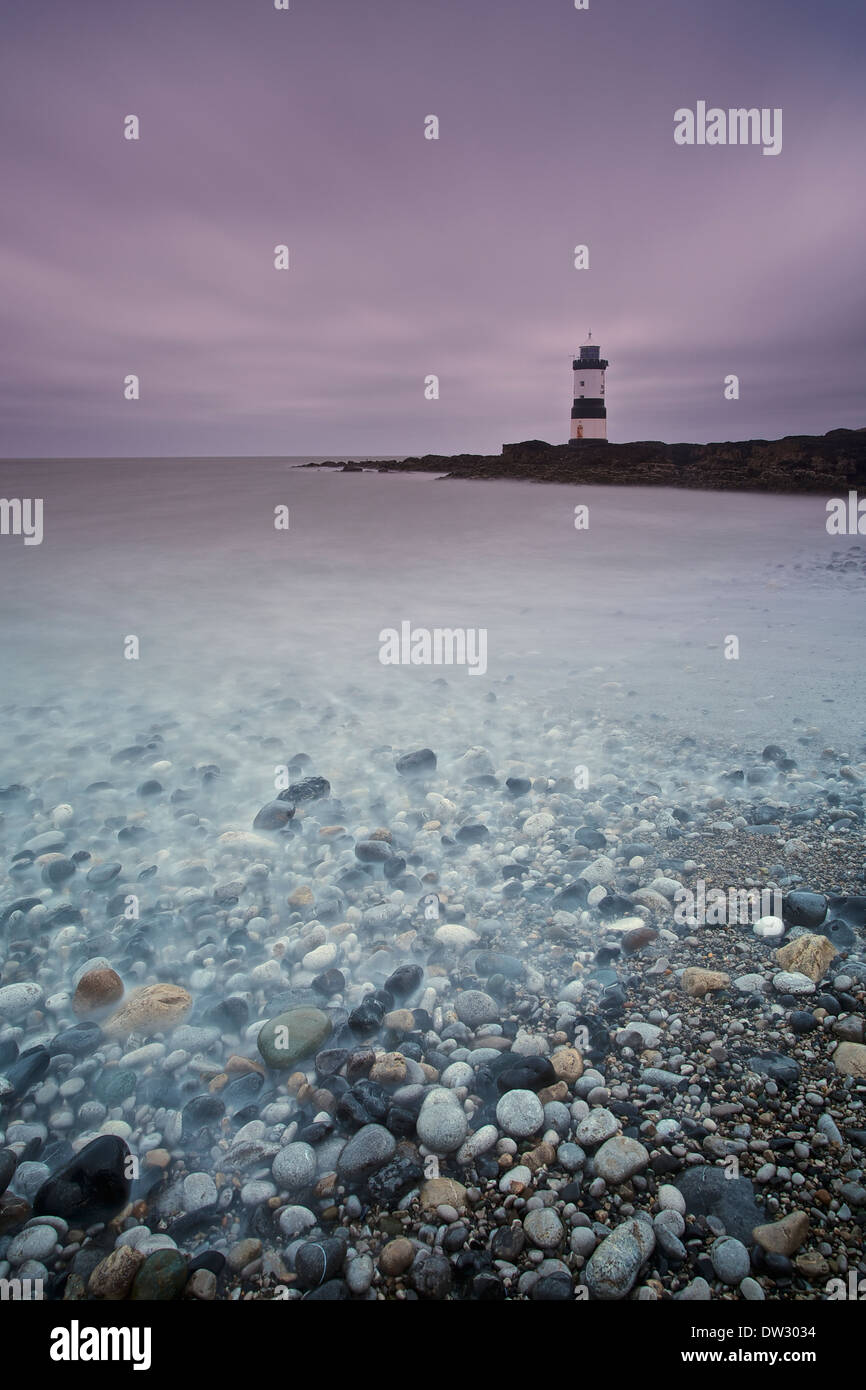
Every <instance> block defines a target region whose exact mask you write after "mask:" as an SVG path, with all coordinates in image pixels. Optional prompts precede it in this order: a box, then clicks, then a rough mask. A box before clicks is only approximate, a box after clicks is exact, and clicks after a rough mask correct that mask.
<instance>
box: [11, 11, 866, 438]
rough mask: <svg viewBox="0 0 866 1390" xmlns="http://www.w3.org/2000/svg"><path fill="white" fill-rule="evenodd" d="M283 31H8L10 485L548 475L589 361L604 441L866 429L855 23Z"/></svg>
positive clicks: (533, 23)
mask: <svg viewBox="0 0 866 1390" xmlns="http://www.w3.org/2000/svg"><path fill="white" fill-rule="evenodd" d="M291 4H292V8H291V10H290V11H289V12H288V13H282V12H277V11H275V10H274V8H273V3H272V0H182V3H181V0H122V3H121V0H111V3H106V0H75V3H70V2H69V0H47V2H43V3H40V0H28V3H26V4H25V3H23V0H19V3H17V4H12V5H9V6H6V7H4V11H3V14H2V18H0V132H2V134H0V187H2V189H3V197H2V208H0V281H2V295H0V455H2V456H6V457H9V456H24V457H40V456H87V455H98V456H147V455H158V454H166V455H174V454H178V455H180V454H195V455H208V454H224V455H235V454H238V455H242V454H287V455H292V454H295V455H297V454H306V453H311V454H320V455H321V454H323V455H330V454H377V453H382V454H403V453H423V452H452V451H457V450H461V449H466V450H472V451H483V452H498V450H499V448H500V445H501V444H502V443H503V441H506V440H517V439H525V438H534V437H538V438H543V439H549V440H551V441H554V442H560V441H564V440H565V439H566V438H567V436H568V425H569V413H570V405H571V389H572V379H571V354H572V352H573V351H574V349H575V348H576V347H577V345H578V344H579V343H580V342H582V341H583V340H584V338H585V334H586V330H587V328H591V329H592V331H593V339H594V340H596V341H598V342H599V343H600V344H601V347H602V350H603V353H604V355H606V356H607V357H609V359H610V362H611V366H610V369H609V371H608V374H607V396H608V415H609V421H608V426H609V435H610V438H611V439H614V440H624V439H669V440H700V441H703V440H708V439H726V438H750V437H764V438H774V437H777V436H779V435H783V434H790V433H807V432H808V433H822V432H823V431H825V430H828V429H833V428H835V427H837V426H841V425H846V426H849V427H858V426H861V425H866V410H864V408H863V380H864V375H866V361H864V358H866V346H864V333H863V322H864V314H863V299H864V275H863V264H862V257H863V250H862V242H863V226H864V211H866V196H864V182H866V179H864V160H863V149H862V132H863V128H864V119H863V118H864V107H866V89H864V85H863V81H862V51H863V41H864V36H866V12H864V11H863V10H862V9H861V10H860V11H859V13H857V12H855V8H854V7H853V6H852V5H851V4H850V0H823V2H822V3H821V4H818V3H817V0H815V2H814V3H808V4H807V3H805V0H760V3H759V4H757V3H756V0H728V3H725V4H721V3H711V2H710V0H661V3H658V4H653V3H651V2H650V0H590V8H589V10H588V11H585V12H584V11H580V12H579V11H576V10H575V9H574V8H573V3H572V0H499V2H498V0H429V3H428V0H366V3H365V0H291ZM698 100H706V101H707V102H708V103H709V104H710V105H718V106H720V107H723V108H727V107H736V106H748V107H750V106H757V107H782V108H783V111H784V118H783V149H782V152H781V154H780V155H778V156H776V157H769V156H764V155H763V154H762V152H761V149H760V148H758V147H727V148H725V147H722V148H707V147H705V148H698V147H695V148H682V147H677V146H676V145H675V144H674V141H673V128H674V121H673V113H674V110H675V109H676V108H677V107H681V106H690V107H692V108H694V106H695V104H696V102H697V101H698ZM129 113H134V114H136V115H138V116H139V117H140V120H141V139H140V141H139V142H138V143H134V142H129V141H126V140H124V139H123V137H122V126H123V118H124V116H126V115H127V114H129ZM428 114H435V115H437V116H438V117H439V119H440V122H441V138H440V139H439V141H438V142H435V141H428V140H425V139H424V137H423V124H424V118H425V116H427V115H428ZM280 242H286V243H287V244H288V245H289V247H290V249H291V257H292V268H291V269H290V270H289V271H288V272H286V273H282V274H281V273H278V272H277V271H275V270H274V269H273V248H274V246H275V245H276V244H277V243H280ZM578 242H585V243H587V244H588V245H589V247H590V258H591V268H590V270H589V271H582V272H578V271H575V270H574V269H573V268H572V251H573V247H574V246H575V244H576V243H578ZM129 372H135V373H138V374H139V375H140V378H141V386H142V399H141V400H140V401H138V402H136V403H127V402H124V400H123V396H122V382H123V378H124V376H125V375H126V374H127V373H129ZM429 373H436V374H437V375H438V376H439V378H440V390H441V395H440V399H439V400H438V401H427V400H425V399H424V389H423V383H424V378H425V376H427V375H428V374H429ZM728 373H737V374H738V375H739V377H740V400H739V401H737V402H729V401H725V400H724V399H723V381H724V377H725V376H726V375H727V374H728Z"/></svg>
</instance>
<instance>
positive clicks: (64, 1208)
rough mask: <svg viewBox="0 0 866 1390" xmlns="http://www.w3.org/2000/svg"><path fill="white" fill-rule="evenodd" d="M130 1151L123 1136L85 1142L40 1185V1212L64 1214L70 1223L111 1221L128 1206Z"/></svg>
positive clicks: (37, 1202)
mask: <svg viewBox="0 0 866 1390" xmlns="http://www.w3.org/2000/svg"><path fill="white" fill-rule="evenodd" d="M129 1159H130V1153H129V1149H128V1147H127V1145H126V1144H125V1142H124V1141H123V1140H122V1139H118V1138H117V1137H116V1136H114V1135H103V1136H101V1137H100V1138H99V1139H94V1140H93V1141H92V1142H91V1143H90V1144H87V1145H85V1147H84V1148H83V1149H81V1150H80V1152H79V1153H77V1154H75V1155H74V1156H73V1157H72V1158H71V1159H70V1160H69V1162H68V1163H66V1164H64V1165H63V1166H62V1167H61V1168H59V1169H58V1170H57V1171H56V1172H55V1173H54V1174H53V1175H52V1176H51V1177H50V1178H48V1180H47V1181H46V1182H44V1183H43V1184H42V1186H41V1187H40V1188H39V1190H38V1192H37V1193H36V1196H35V1198H34V1200H33V1212H34V1215H36V1216H62V1217H63V1218H64V1220H66V1221H68V1222H69V1224H70V1225H84V1226H89V1225H91V1224H92V1223H93V1222H94V1221H107V1220H109V1219H110V1218H111V1217H112V1216H115V1215H116V1214H117V1212H119V1211H121V1210H122V1209H123V1207H125V1206H126V1204H127V1201H128V1200H129V1192H130V1186H131V1183H130V1176H129V1175H130V1173H131V1166H130V1162H129Z"/></svg>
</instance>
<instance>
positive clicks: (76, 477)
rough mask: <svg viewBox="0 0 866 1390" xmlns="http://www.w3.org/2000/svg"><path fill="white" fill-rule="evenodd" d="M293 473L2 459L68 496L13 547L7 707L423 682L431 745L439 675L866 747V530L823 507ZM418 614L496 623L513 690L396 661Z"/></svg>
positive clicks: (492, 667) (1, 617) (723, 726)
mask: <svg viewBox="0 0 866 1390" xmlns="http://www.w3.org/2000/svg"><path fill="white" fill-rule="evenodd" d="M293 463H297V461H280V460H243V459H228V460H227V459H220V460H210V461H206V460H202V461H194V460H179V461H171V460H154V461H145V462H142V461H120V462H94V463H87V464H83V463H81V462H74V461H68V462H56V461H55V462H48V463H45V462H32V461H31V462H21V463H14V462H7V463H4V464H0V496H4V497H42V498H43V499H44V518H45V519H44V541H43V544H42V545H41V546H25V545H24V544H23V541H22V540H21V539H20V538H16V537H12V536H4V537H0V633H2V652H3V669H4V677H3V698H4V700H5V701H7V702H8V701H13V702H16V703H17V702H19V701H21V700H26V701H30V702H39V703H44V702H50V701H51V700H54V699H57V698H59V697H60V696H61V695H64V696H66V697H68V696H70V695H72V696H73V697H74V695H75V693H76V692H80V693H81V695H82V697H84V696H87V697H88V698H91V699H93V698H95V699H99V698H100V695H101V696H103V697H105V701H106V706H105V707H106V711H108V712H109V717H110V709H111V700H112V699H117V698H118V696H117V695H116V694H114V693H113V692H120V696H121V697H122V696H123V695H126V696H129V697H130V698H131V699H139V698H141V699H145V698H152V697H158V698H159V701H160V704H161V706H162V707H163V708H166V709H170V708H172V706H177V708H178V709H179V710H180V709H183V710H184V711H185V712H187V713H188V712H190V710H193V709H195V708H201V709H202V711H205V710H207V709H208V708H211V707H214V708H215V707H216V706H215V703H214V702H217V704H219V705H220V706H231V705H232V703H234V702H237V701H243V700H244V699H245V698H246V695H248V694H250V693H251V692H252V691H253V690H254V688H256V687H258V686H260V685H261V683H263V682H265V683H267V684H269V685H270V686H271V687H273V688H280V689H282V690H284V692H285V693H286V694H287V695H296V696H299V697H300V698H302V699H303V700H307V701H315V700H317V699H321V698H326V697H328V696H329V695H331V694H332V693H334V692H335V691H336V690H337V689H338V688H339V687H342V686H345V685H346V684H354V685H356V686H358V687H359V688H362V689H364V690H369V691H370V692H371V693H372V695H373V696H374V697H376V696H381V697H382V698H387V697H389V696H390V695H392V694H393V693H395V692H396V693H398V694H399V695H400V697H401V698H402V697H403V696H404V695H406V694H407V692H408V693H410V694H411V692H412V691H413V690H417V691H418V698H417V701H415V702H414V712H415V715H416V716H417V721H418V736H419V737H421V738H423V722H424V720H423V715H424V700H425V698H426V696H425V695H424V693H423V692H424V691H426V690H427V689H429V683H430V681H431V680H432V679H435V678H436V677H437V676H446V677H447V678H448V680H449V683H450V684H451V685H452V686H454V685H463V686H466V687H467V689H466V690H465V691H461V701H466V700H469V701H470V702H471V701H475V702H477V703H478V704H479V706H481V702H482V701H483V700H484V698H485V695H486V693H487V691H488V690H489V689H490V688H491V684H493V685H495V684H496V683H497V682H499V681H501V680H502V679H503V678H504V677H507V676H509V675H513V676H514V677H515V680H516V681H518V682H519V683H520V685H521V687H522V688H523V689H524V690H525V691H526V692H527V694H528V695H535V696H537V697H538V698H541V697H544V698H547V697H549V696H550V694H551V693H552V692H554V691H556V692H561V693H562V694H563V695H564V696H565V698H571V697H573V698H574V699H576V700H577V701H579V702H580V703H581V704H583V705H591V706H605V705H608V704H611V703H612V702H613V703H615V702H616V701H625V700H627V701H628V709H629V713H635V712H640V713H642V714H643V715H644V716H645V717H648V716H651V715H652V714H654V713H660V714H663V715H664V716H665V717H666V718H667V719H671V718H673V719H674V721H675V722H676V723H677V724H679V725H681V726H682V727H684V728H685V727H687V726H689V725H693V726H694V725H699V726H700V728H701V731H702V732H703V733H709V732H717V733H719V734H720V735H728V734H732V733H733V734H736V735H739V736H743V737H752V738H756V739H757V738H763V737H773V736H781V734H782V733H784V732H785V731H787V730H789V729H790V727H791V723H792V721H793V720H794V719H800V720H803V721H805V722H806V723H807V724H813V723H814V724H819V725H820V726H821V727H822V729H824V730H826V731H827V734H828V737H835V738H837V739H842V740H845V739H849V740H853V739H856V738H857V737H858V736H859V731H860V722H859V713H858V709H857V704H858V701H857V685H858V682H859V678H860V666H861V659H860V653H861V650H862V638H863V631H864V617H863V615H864V605H863V601H862V599H863V587H862V583H863V581H862V574H861V572H860V569H859V568H858V569H857V570H855V571H852V572H850V573H844V572H843V573H836V572H828V571H827V569H826V565H827V563H828V561H829V560H830V557H831V554H832V552H833V551H840V550H845V549H847V548H848V547H849V546H850V545H852V544H856V543H857V538H856V537H853V538H850V539H849V538H840V537H831V536H828V535H827V532H826V529H825V515H826V514H825V503H826V499H825V498H823V497H796V496H795V497H775V496H765V495H755V494H725V493H718V494H716V493H706V492H693V491H676V490H670V489H649V488H622V489H619V488H604V487H597V488H593V487H574V488H572V487H560V486H546V485H543V486H542V485H539V486H536V485H533V484H529V483H508V482H457V481H453V480H441V479H437V478H435V477H433V476H431V475H402V476H401V475H390V476H384V475H377V474H373V473H363V474H341V473H339V472H336V471H313V470H306V471H305V470H302V469H299V468H298V467H296V466H293ZM579 503H584V504H586V505H588V507H589V516H590V524H589V528H588V530H576V529H575V526H574V508H575V505H577V504H579ZM280 504H284V505H287V506H288V507H289V508H290V513H291V527H290V530H289V531H288V532H286V531H279V530H276V529H275V528H274V522H273V517H274V508H275V507H277V506H278V505H280ZM404 620H409V621H411V622H412V624H413V625H415V626H425V627H431V628H432V627H437V626H439V627H461V628H471V627H476V628H478V627H483V628H486V629H487V632H488V673H487V675H486V676H485V677H483V678H471V679H470V678H469V677H468V675H467V673H466V672H465V670H460V669H451V670H447V669H442V668H438V669H432V670H431V669H428V668H422V669H419V668H412V667H400V668H394V667H383V666H382V665H381V664H380V663H379V660H378V653H379V632H380V630H381V629H383V628H385V627H395V628H399V626H400V623H401V622H402V621H404ZM128 634H135V635H137V636H138V638H139V640H140V644H141V658H140V660H139V661H137V662H134V661H126V660H124V658H123V639H124V637H125V636H126V635H128ZM729 634H733V635H736V636H737V637H738V638H739V642H740V658H739V660H737V661H728V660H725V659H724V655H723V644H724V640H725V638H726V636H728V635H729ZM615 682H618V683H619V684H620V687H621V689H620V690H619V691H617V689H616V688H615V687H613V686H612V684H611V683H615ZM473 687H474V689H472V688H473ZM383 724H387V719H386V718H385V717H384V715H383ZM0 741H2V736H0Z"/></svg>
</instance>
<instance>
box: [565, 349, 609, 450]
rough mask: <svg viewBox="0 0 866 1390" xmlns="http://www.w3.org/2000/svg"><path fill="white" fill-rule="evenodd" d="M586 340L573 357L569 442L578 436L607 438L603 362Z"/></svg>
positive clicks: (578, 438) (596, 438)
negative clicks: (572, 400)
mask: <svg viewBox="0 0 866 1390" xmlns="http://www.w3.org/2000/svg"><path fill="white" fill-rule="evenodd" d="M587 337H588V339H589V340H590V341H588V342H586V343H584V344H583V345H582V347H581V349H580V356H579V357H575V358H574V360H573V363H572V365H573V367H574V404H573V405H572V408H571V439H570V441H569V442H570V443H571V444H577V443H578V442H579V441H580V440H581V439H595V440H599V439H603V440H607V411H606V410H605V406H604V369H605V367H606V366H607V361H606V359H605V358H604V357H602V356H601V355H600V352H601V349H600V348H599V347H598V346H597V345H596V344H595V343H593V342H592V341H591V340H592V334H591V333H589V334H587Z"/></svg>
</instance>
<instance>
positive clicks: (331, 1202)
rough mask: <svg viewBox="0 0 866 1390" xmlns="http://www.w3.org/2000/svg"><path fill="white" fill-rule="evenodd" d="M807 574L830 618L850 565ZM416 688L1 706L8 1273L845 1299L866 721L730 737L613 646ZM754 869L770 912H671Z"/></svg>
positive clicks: (854, 1226)
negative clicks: (576, 669) (572, 666)
mask: <svg viewBox="0 0 866 1390" xmlns="http://www.w3.org/2000/svg"><path fill="white" fill-rule="evenodd" d="M339 481H340V482H341V483H343V482H351V483H352V484H353V485H356V486H357V485H361V486H363V485H364V483H365V482H366V480H364V479H362V480H354V479H352V480H343V479H340V480H339ZM391 481H392V480H389V481H388V483H384V484H382V483H380V484H379V486H389V485H391ZM328 485H329V486H331V483H329V484H328ZM425 486H427V487H429V488H435V487H436V486H437V485H436V484H435V483H427V484H425ZM446 486H447V485H446ZM480 486H481V487H482V488H485V489H489V488H490V487H491V486H492V485H491V484H482V485H480ZM414 495H416V494H413V496H414ZM440 495H441V494H440ZM852 553H853V552H852ZM763 563H764V561H763V560H762V564H763ZM846 565H850V569H848V568H846ZM834 566H835V568H834ZM765 568H766V566H765ZM837 571H838V573H837ZM813 577H814V583H811V582H810V585H809V593H810V594H813V595H814V594H818V595H819V596H820V595H824V594H827V595H829V597H828V598H827V599H826V601H827V602H831V601H833V596H834V593H836V592H838V586H839V585H842V584H845V583H850V584H851V585H853V584H855V583H856V584H858V585H859V584H860V583H861V582H862V565H861V562H860V558H859V554H855V555H854V559H853V561H852V560H848V561H846V560H844V559H839V557H838V556H837V557H836V559H835V560H831V562H830V564H829V565H827V566H822V567H821V570H820V572H819V571H818V570H817V569H816V570H815V571H814V576H813ZM392 578H393V577H392ZM394 582H396V581H394ZM834 584H835V585H836V586H837V589H836V590H834V589H833V588H832V586H833V585H834ZM824 601H825V600H824V599H822V598H820V597H819V599H818V602H819V603H821V602H824ZM228 641H229V638H228V636H226V635H224V636H223V639H222V645H221V647H220V651H219V652H218V656H219V657H220V659H222V658H223V656H224V655H225V651H224V648H225V644H226V643H227V642H228ZM571 659H572V660H573V654H572V658H571ZM402 674H403V673H397V677H398V678H397V679H394V680H392V679H391V678H390V676H391V673H390V672H389V673H387V675H388V680H387V684H383V678H382V677H381V676H379V675H378V674H377V675H376V678H375V679H373V678H372V677H370V675H369V672H358V673H354V672H353V673H350V675H353V676H355V677H356V678H354V679H345V678H344V676H345V673H344V672H340V671H336V672H335V671H332V673H331V675H330V677H328V676H326V675H325V674H321V673H320V674H318V675H316V677H315V679H313V678H311V677H310V676H309V673H307V678H306V679H305V678H303V676H302V674H301V673H300V672H298V675H297V678H296V679H293V680H292V681H290V682H286V681H280V682H275V681H274V680H273V679H272V678H270V677H269V676H268V673H267V672H266V671H263V670H262V669H261V667H260V666H256V665H253V664H244V666H243V670H242V671H241V673H240V675H239V676H237V678H235V677H233V680H232V683H231V684H230V685H228V686H226V685H225V684H222V685H218V684H216V683H215V684H214V686H213V688H212V689H210V690H206V689H205V688H204V684H205V683H204V681H203V682H202V688H201V691H200V698H199V699H198V700H197V701H195V702H193V701H191V700H189V699H179V698H178V697H177V692H176V691H175V690H173V688H172V685H171V682H170V680H164V679H162V678H160V680H159V681H155V682H154V681H150V682H149V683H145V682H141V683H139V684H136V683H132V682H127V684H126V685H125V686H124V685H123V684H122V683H120V682H114V683H112V684H109V683H108V682H106V681H103V680H102V678H101V673H99V672H97V673H96V676H94V673H93V672H92V671H82V673H81V684H80V685H79V684H76V682H75V680H74V679H73V676H72V674H71V671H70V674H69V677H68V679H67V680H65V681H60V680H58V679H57V678H56V676H57V672H56V670H55V672H54V677H55V678H54V679H53V680H51V681H50V682H47V681H46V686H45V689H46V695H45V697H44V698H43V699H41V700H40V699H38V698H34V696H33V691H32V688H31V690H29V691H28V694H27V697H26V699H16V698H14V692H11V691H10V690H8V689H7V691H6V694H5V703H4V706H3V711H2V712H3V756H2V761H0V771H2V774H3V775H2V777H0V859H2V880H0V1279H3V1280H19V1281H25V1280H29V1281H31V1285H33V1284H35V1281H41V1287H42V1289H43V1291H44V1297H45V1298H47V1299H51V1300H57V1301H104V1300H123V1301H132V1302H136V1301H142V1300H147V1301H153V1300H156V1301H171V1300H199V1301H257V1300H275V1299H282V1300H288V1301H298V1300H337V1301H371V1302H372V1301H388V1300H409V1301H414V1300H418V1299H421V1300H440V1301H444V1300H447V1301H462V1300H501V1301H510V1300H518V1301H574V1300H582V1299H589V1300H591V1301H604V1302H617V1301H669V1300H677V1301H681V1300H688V1301H700V1302H707V1301H716V1302H718V1301H737V1300H741V1301H747V1302H754V1301H761V1300H780V1301H803V1302H808V1301H811V1300H825V1299H828V1298H834V1297H839V1298H843V1297H847V1296H848V1294H847V1293H846V1292H845V1290H847V1289H848V1288H849V1287H850V1281H851V1278H852V1276H853V1278H854V1279H855V1280H859V1279H862V1278H863V1277H866V1258H864V1255H863V1227H864V1223H866V1182H864V1166H866V1109H864V1101H866V1035H864V1019H866V878H864V867H866V859H864V851H863V815H864V786H866V780H864V779H866V745H864V744H863V742H862V736H860V737H858V733H859V731H858V729H857V728H856V725H855V724H854V723H853V722H851V723H850V728H849V731H848V733H847V735H846V731H845V728H844V727H840V726H844V724H845V719H844V718H842V717H840V715H838V714H837V713H835V712H833V724H832V726H831V724H830V721H829V719H828V721H827V722H826V723H825V724H822V723H818V722H816V721H814V720H813V718H811V717H809V716H810V715H811V714H812V713H813V711H812V710H807V709H806V701H805V700H802V701H800V700H797V699H796V698H795V702H794V709H788V708H786V709H785V710H784V711H780V712H779V713H778V715H774V714H773V713H772V712H768V711H764V712H763V713H762V714H761V722H760V726H759V725H758V722H757V720H755V721H752V726H751V727H749V721H748V720H742V721H741V722H742V723H743V725H744V732H743V733H741V734H737V733H736V732H734V733H731V732H728V731H723V730H722V728H721V721H713V720H712V719H700V718H698V717H696V716H695V715H694V713H693V711H691V710H690V709H688V708H686V707H684V708H683V709H681V710H680V709H677V708H675V707H674V706H673V705H668V706H666V707H660V706H659V705H658V703H657V702H655V701H650V702H647V701H646V700H643V699H641V698H640V697H638V698H634V692H633V691H632V690H631V689H630V686H629V683H628V680H627V679H626V680H620V679H617V676H618V675H621V674H622V673H621V672H619V671H617V670H616V669H615V668H614V666H613V665H611V667H610V669H605V670H602V671H601V673H600V674H598V675H589V676H587V674H586V671H584V673H583V675H582V677H580V678H578V677H575V678H574V679H568V678H567V675H566V673H565V672H559V671H557V672H556V676H555V679H554V678H552V679H551V680H550V682H549V683H548V684H547V685H546V686H545V684H544V683H542V684H541V685H539V683H538V681H535V682H532V681H527V680H524V679H522V677H521V673H520V671H519V670H518V672H517V674H516V675H514V674H510V673H507V672H503V671H502V670H501V669H495V668H494V669H493V670H492V671H491V673H490V674H489V675H488V676H487V677H486V678H485V680H484V681H473V680H467V679H466V674H465V672H453V671H449V672H447V673H441V674H440V673H437V672H435V671H426V672H422V673H419V675H418V678H417V679H415V680H412V681H411V682H410V681H408V680H406V681H401V680H400V679H399V677H400V676H402ZM83 692H86V695H85V694H84V693H83ZM799 708H801V709H802V711H803V713H797V712H796V710H797V709H799ZM774 719H776V735H775V737H770V736H769V734H768V733H767V732H766V730H767V729H768V728H769V727H770V726H771V725H772V723H773V720H774ZM734 722H735V723H736V722H737V721H736V720H735V721H734ZM759 727H760V730H761V732H760V736H755V730H757V729H758V728H759ZM586 769H589V771H590V775H589V777H588V779H587V778H585V777H584V776H582V770H586ZM730 887H734V888H735V889H737V890H738V891H739V890H750V889H758V890H767V892H769V893H771V894H776V895H777V896H776V898H775V899H774V901H775V902H777V903H778V904H779V911H778V913H775V912H772V913H769V914H765V915H763V916H761V917H760V918H758V919H757V920H755V921H743V922H725V923H718V924H711V923H708V922H706V921H702V920H689V919H688V917H687V915H686V918H685V919H684V917H683V913H682V912H680V911H678V909H677V905H678V903H680V902H681V900H682V897H683V894H684V892H685V890H689V891H691V892H692V893H693V894H694V893H696V892H697V891H704V890H705V891H706V892H709V891H710V890H712V889H721V890H724V891H727V890H728V889H729V888H730ZM840 1289H841V1290H842V1292H841V1293H840V1292H839V1290H840Z"/></svg>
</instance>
